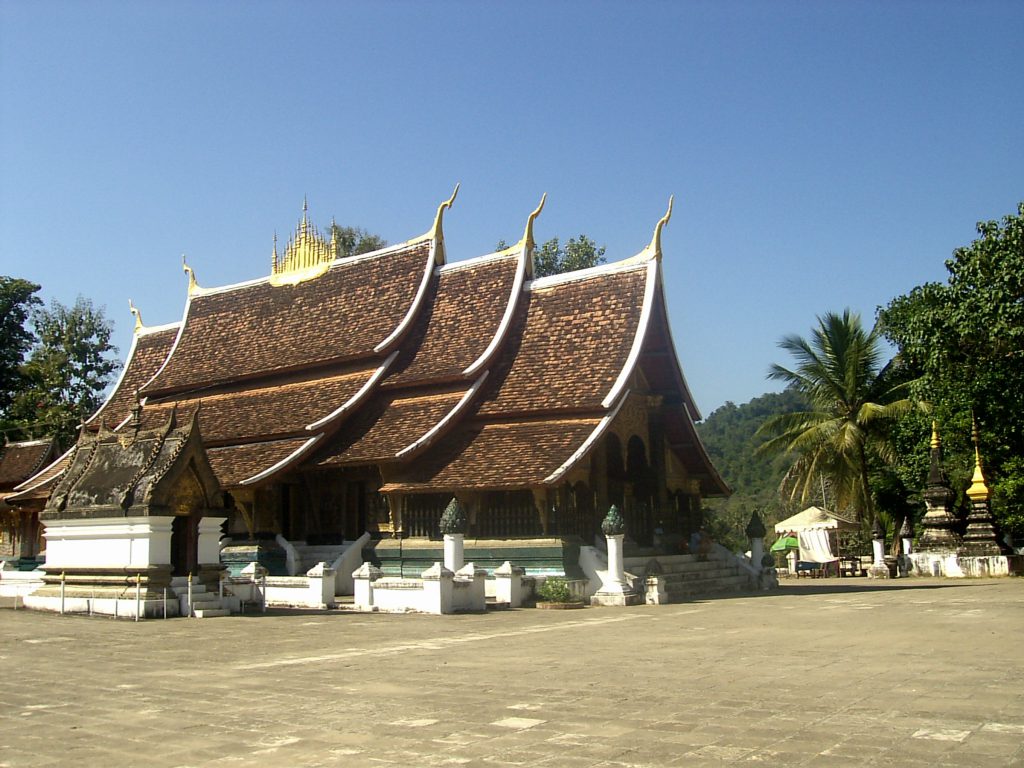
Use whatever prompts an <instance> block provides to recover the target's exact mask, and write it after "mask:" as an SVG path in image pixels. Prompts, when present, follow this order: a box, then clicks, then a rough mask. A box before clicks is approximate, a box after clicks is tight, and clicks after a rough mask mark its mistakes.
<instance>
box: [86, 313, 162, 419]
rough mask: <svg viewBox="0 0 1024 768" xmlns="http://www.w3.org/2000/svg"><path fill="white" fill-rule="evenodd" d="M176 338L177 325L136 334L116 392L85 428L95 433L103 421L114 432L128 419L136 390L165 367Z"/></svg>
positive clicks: (133, 404)
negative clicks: (165, 361) (88, 427)
mask: <svg viewBox="0 0 1024 768" xmlns="http://www.w3.org/2000/svg"><path fill="white" fill-rule="evenodd" d="M177 335H178V326H177V325H174V326H169V327H166V328H162V329H160V330H154V331H145V330H144V331H143V332H142V333H139V334H137V335H136V336H135V338H134V340H133V342H132V349H131V351H130V352H129V354H128V360H127V361H126V362H125V367H124V371H123V373H122V374H121V378H120V379H119V380H118V382H117V384H116V385H115V387H114V391H113V392H112V393H111V395H110V397H109V398H107V401H106V402H105V403H104V404H103V405H101V406H100V408H99V410H98V411H96V413H94V414H93V415H92V416H90V417H89V419H88V421H86V424H88V425H89V426H90V427H91V428H94V429H95V428H99V425H100V422H101V421H102V422H103V423H105V424H106V425H107V426H109V427H111V428H113V427H116V426H117V425H118V424H120V423H121V422H122V421H124V420H125V419H126V418H128V416H129V415H131V412H132V408H134V407H135V392H136V390H138V389H139V388H140V387H141V386H142V385H143V384H145V383H146V382H147V381H149V380H150V379H151V378H152V377H153V374H155V373H156V372H157V371H158V370H159V369H160V366H161V365H163V362H164V360H166V359H167V355H168V353H169V352H170V351H171V345H172V344H174V339H175V338H176V337H177Z"/></svg>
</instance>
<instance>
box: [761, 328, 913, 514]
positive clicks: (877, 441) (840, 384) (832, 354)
mask: <svg viewBox="0 0 1024 768" xmlns="http://www.w3.org/2000/svg"><path fill="white" fill-rule="evenodd" d="M779 346H780V347H781V348H782V349H784V350H786V351H787V352H789V353H790V354H792V355H793V357H794V358H795V359H796V367H795V368H793V369H790V368H785V367H783V366H781V365H778V364H775V365H773V366H772V367H771V370H770V373H769V374H768V377H769V378H771V379H774V380H776V381H783V382H785V383H786V384H787V385H788V386H790V387H792V388H793V389H795V390H796V391H797V392H799V393H801V394H802V395H803V396H804V397H806V398H807V401H808V402H809V404H810V408H809V409H808V410H805V411H797V412H794V413H787V414H781V415H778V416H774V417H772V418H770V419H768V420H767V421H766V422H765V423H764V425H763V426H762V427H761V428H760V429H759V430H758V434H759V435H762V436H764V437H766V438H767V440H766V441H765V443H764V444H763V445H762V446H761V447H760V448H759V450H760V451H761V452H764V453H782V452H784V453H786V454H787V455H789V456H791V457H792V458H793V459H794V462H793V465H792V466H791V467H790V469H789V471H788V472H787V473H786V477H785V480H784V483H785V486H786V487H787V489H788V491H789V493H790V495H791V497H793V498H797V497H799V498H800V499H801V500H805V499H807V498H808V497H809V496H812V495H813V494H814V493H815V492H816V490H817V489H818V488H819V487H820V485H821V483H822V480H823V479H824V481H825V482H826V483H827V484H828V488H829V491H830V492H831V493H830V496H831V499H832V500H834V508H835V509H836V510H837V511H846V510H852V511H853V512H854V514H856V516H857V517H858V519H861V520H865V521H868V522H870V521H872V520H873V519H874V515H875V506H874V503H873V499H872V494H871V485H870V480H869V474H870V471H871V468H872V466H874V465H878V464H879V463H889V462H892V461H893V459H894V451H893V444H892V442H891V440H890V439H889V435H888V432H887V426H888V425H889V424H891V423H892V421H893V420H894V419H896V418H897V417H899V416H900V415H901V414H904V413H907V412H908V411H909V410H910V407H911V403H910V400H908V399H906V398H900V397H899V395H901V394H902V393H903V392H904V391H905V390H906V384H905V383H899V384H896V385H895V386H892V385H891V382H890V380H889V379H888V377H887V376H885V375H883V372H882V365H881V364H882V349H881V345H880V334H879V331H878V330H877V329H872V330H871V331H870V332H868V331H865V330H864V327H863V325H862V324H861V320H860V316H859V315H857V314H855V313H851V312H850V310H849V309H847V310H845V311H844V312H843V314H841V315H838V314H835V313H833V312H829V313H826V314H825V315H822V316H821V317H819V318H818V327H817V328H815V329H814V330H813V331H812V333H811V338H810V340H807V339H804V338H803V337H801V336H796V335H793V336H787V337H785V338H784V339H783V340H782V341H781V342H780V343H779Z"/></svg>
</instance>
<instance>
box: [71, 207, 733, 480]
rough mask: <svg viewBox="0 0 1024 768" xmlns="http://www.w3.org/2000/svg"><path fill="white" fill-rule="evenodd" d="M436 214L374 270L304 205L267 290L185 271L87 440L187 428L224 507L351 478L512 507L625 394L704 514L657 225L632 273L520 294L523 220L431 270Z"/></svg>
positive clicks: (544, 284) (545, 282)
mask: <svg viewBox="0 0 1024 768" xmlns="http://www.w3.org/2000/svg"><path fill="white" fill-rule="evenodd" d="M453 200H454V195H453V197H452V199H450V200H448V201H445V202H444V203H442V204H441V206H440V207H439V208H438V212H437V216H436V218H435V222H434V226H433V228H432V229H431V230H430V231H428V232H427V234H425V235H423V236H421V237H419V238H415V239H413V240H410V241H408V242H405V243H401V244H399V245H396V246H392V247H388V248H384V249H381V250H378V251H375V252H373V253H368V254H363V255H359V256H353V257H346V258H339V257H337V255H336V253H337V251H336V244H335V243H333V242H332V243H327V242H326V241H325V240H324V239H323V238H322V236H321V235H320V234H319V233H318V232H317V231H316V230H315V228H313V227H312V226H311V225H310V224H309V222H308V217H307V212H306V207H305V206H304V209H303V218H302V223H301V224H300V226H299V227H298V228H297V230H296V234H295V236H294V238H293V239H292V240H291V241H290V242H289V244H288V246H287V249H286V252H285V255H284V256H283V257H279V256H278V252H277V248H276V243H275V248H274V252H273V253H274V255H273V258H272V269H271V275H270V276H269V277H265V278H262V279H259V280H253V281H250V282H246V283H241V284H238V285H233V286H227V287H224V288H215V289H208V288H201V287H199V286H198V284H197V283H196V282H195V276H194V274H193V273H192V271H191V269H190V268H188V267H186V271H187V272H188V273H189V292H188V298H187V301H186V305H185V311H184V315H183V318H182V320H181V322H180V323H176V324H174V325H171V326H164V327H161V328H156V329H147V328H145V327H144V326H142V325H141V322H140V323H139V324H138V325H137V328H136V335H135V341H134V343H133V347H132V350H131V352H130V353H129V358H128V361H127V363H126V365H125V370H124V373H123V374H122V377H121V380H120V382H119V383H118V385H117V387H115V389H114V391H113V393H112V395H111V396H110V398H109V399H108V401H107V403H105V404H104V405H103V407H102V408H101V409H100V410H99V411H98V412H97V413H96V414H95V415H94V416H93V417H92V418H91V419H90V420H89V422H87V426H88V427H89V428H91V429H97V428H99V427H100V425H101V424H103V425H107V426H109V427H113V428H114V429H115V430H117V431H122V430H126V429H142V430H153V429H156V428H157V427H158V425H160V424H162V423H165V422H167V420H168V419H169V417H170V414H171V412H174V411H176V412H177V418H178V419H191V418H192V417H193V416H195V417H196V423H197V427H198V430H199V433H200V434H201V436H202V440H203V443H204V445H205V446H206V449H207V454H208V457H209V461H210V465H211V467H212V468H213V470H214V472H215V473H216V475H217V477H218V478H219V480H220V482H221V484H222V485H223V486H224V487H225V488H229V489H230V488H234V487H239V486H243V485H249V486H258V485H260V484H262V483H266V482H269V481H272V480H274V479H275V478H278V477H279V476H281V475H282V473H288V472H298V471H303V470H306V469H310V470H319V471H326V470H330V469H334V468H340V467H351V466H359V465H366V466H376V467H377V468H378V469H379V471H380V473H381V476H382V477H383V480H384V482H385V486H384V490H402V491H409V492H415V491H424V492H426V491H434V490H442V489H443V490H451V489H456V488H480V489H488V488H490V489H514V488H527V487H537V486H540V485H544V484H553V483H556V482H559V481H560V480H561V479H562V478H563V476H564V475H565V473H566V472H567V471H569V470H570V469H571V468H572V467H573V466H575V465H576V464H577V463H578V462H580V461H583V460H584V459H585V458H586V457H587V456H588V454H589V451H590V450H591V449H592V448H593V447H594V445H595V444H596V441H597V439H598V438H599V437H600V436H601V435H602V434H603V433H604V432H605V430H606V429H608V427H609V424H610V423H611V422H612V421H613V420H614V418H615V416H616V414H617V413H618V411H619V410H620V409H621V408H622V406H623V403H624V402H625V401H626V398H627V397H629V396H630V394H631V393H632V394H633V396H641V397H645V398H650V397H653V398H654V400H656V401H657V403H659V405H658V408H659V409H660V410H659V413H660V414H661V416H662V417H663V419H662V420H663V423H664V424H665V428H664V432H665V435H666V440H667V444H668V447H669V449H670V450H671V451H672V452H673V453H674V455H675V459H674V460H675V461H677V462H678V464H679V465H680V466H682V467H684V468H685V470H686V472H687V474H688V475H689V476H690V477H691V478H693V479H696V480H697V481H699V484H700V489H701V491H702V492H703V493H704V495H715V494H721V493H727V492H728V489H727V488H726V487H725V485H724V483H722V481H721V479H720V478H719V476H718V475H717V473H716V472H715V470H714V468H713V467H712V466H711V463H710V461H709V460H708V458H707V455H706V453H705V452H704V450H703V447H702V446H701V445H700V442H699V439H698V438H697V435H696V431H695V428H694V425H693V420H694V418H695V417H697V415H698V414H697V409H696V407H695V406H694V404H693V402H692V397H691V396H690V393H689V391H688V389H687V387H686V384H685V381H684V380H683V377H682V373H681V369H680V367H679V363H678V360H677V358H676V356H675V350H674V348H673V346H672V340H671V334H670V331H669V328H668V320H667V314H666V311H665V299H664V293H663V287H662V283H661V280H662V278H661V264H660V262H661V245H660V232H661V228H662V227H663V226H664V224H665V223H666V222H667V220H668V214H666V216H665V217H664V218H663V219H662V220H661V221H660V222H659V223H658V226H657V227H656V230H655V236H654V238H653V239H652V241H651V245H650V246H648V247H647V248H646V249H644V250H643V251H641V252H640V253H639V254H638V255H636V256H633V257H631V258H628V259H625V260H623V261H620V262H615V263H611V264H607V265H602V266H600V267H596V268H592V269H588V270H582V271H579V272H575V273H569V274H566V275H558V276H553V277H545V278H540V279H533V274H532V272H533V264H532V257H533V254H532V251H533V231H532V228H533V221H534V219H535V218H536V217H537V215H538V214H539V213H540V210H541V207H538V209H537V210H536V211H534V212H533V214H531V216H530V217H529V219H528V223H527V226H526V231H525V233H524V236H523V239H522V240H521V241H520V242H519V243H518V244H517V245H515V246H513V247H511V248H508V249H506V250H504V251H502V252H500V253H494V254H489V255H485V256H481V257H478V258H474V259H470V260H467V261H463V262H457V263H453V264H446V263H445V259H446V254H445V247H444V239H443V231H442V217H443V213H444V211H445V210H446V209H447V208H448V207H450V206H451V204H452V202H453ZM542 205H543V203H542ZM670 210H671V209H670ZM652 402H653V401H652ZM137 403H140V404H141V411H140V412H138V413H137V415H134V414H133V409H135V408H136V404H137ZM136 419H137V421H136Z"/></svg>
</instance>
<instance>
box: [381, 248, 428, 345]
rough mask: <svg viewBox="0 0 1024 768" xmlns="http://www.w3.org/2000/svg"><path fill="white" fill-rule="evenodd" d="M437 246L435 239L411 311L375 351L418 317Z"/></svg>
mask: <svg viewBox="0 0 1024 768" xmlns="http://www.w3.org/2000/svg"><path fill="white" fill-rule="evenodd" d="M436 248H437V242H436V241H435V242H434V243H433V245H431V247H430V253H429V254H428V255H427V268H426V269H424V270H423V278H422V279H421V280H420V287H419V290H418V291H417V292H416V298H415V299H413V301H412V306H410V307H409V311H408V312H406V313H405V317H404V318H402V322H400V323H399V324H398V327H397V328H395V330H393V331H392V332H391V335H390V336H388V337H387V338H386V339H384V341H382V342H381V343H380V344H378V345H377V346H376V347H374V348H373V351H374V352H383V351H384V350H385V349H387V348H388V347H389V346H391V344H392V343H394V341H395V340H396V339H397V338H399V337H400V336H401V335H402V334H403V333H405V331H406V329H407V328H408V327H409V326H410V325H412V321H413V320H415V319H416V315H417V314H419V309H420V305H421V304H422V303H423V297H424V296H426V294H427V286H428V285H430V278H431V277H432V276H433V274H434V251H435V249H436Z"/></svg>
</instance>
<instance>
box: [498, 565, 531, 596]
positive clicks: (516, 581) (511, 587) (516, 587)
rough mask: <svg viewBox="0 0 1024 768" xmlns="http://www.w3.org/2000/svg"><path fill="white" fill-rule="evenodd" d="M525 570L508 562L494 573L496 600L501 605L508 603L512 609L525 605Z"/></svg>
mask: <svg viewBox="0 0 1024 768" xmlns="http://www.w3.org/2000/svg"><path fill="white" fill-rule="evenodd" d="M525 573H526V570H525V569H524V568H520V567H519V566H516V565H512V563H511V562H509V561H508V560H506V561H505V562H504V563H502V564H501V565H500V566H499V567H498V568H497V569H495V571H494V582H495V584H494V598H495V600H496V601H497V602H499V603H508V605H509V607H510V608H520V607H522V605H523V575H524V574H525Z"/></svg>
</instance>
